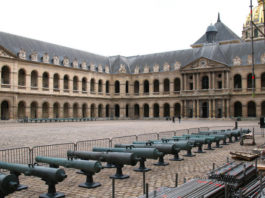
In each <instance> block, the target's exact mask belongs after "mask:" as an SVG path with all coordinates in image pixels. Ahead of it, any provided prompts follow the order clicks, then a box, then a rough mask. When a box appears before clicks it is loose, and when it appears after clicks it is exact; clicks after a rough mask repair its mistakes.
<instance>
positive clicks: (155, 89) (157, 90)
mask: <svg viewBox="0 0 265 198" xmlns="http://www.w3.org/2000/svg"><path fill="white" fill-rule="evenodd" d="M154 93H159V80H157V79H155V80H154Z"/></svg>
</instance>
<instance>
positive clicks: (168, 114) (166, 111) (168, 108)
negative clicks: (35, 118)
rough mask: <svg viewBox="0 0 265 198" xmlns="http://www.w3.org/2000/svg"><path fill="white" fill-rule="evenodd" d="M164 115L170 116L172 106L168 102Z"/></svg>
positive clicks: (165, 105)
mask: <svg viewBox="0 0 265 198" xmlns="http://www.w3.org/2000/svg"><path fill="white" fill-rule="evenodd" d="M164 117H170V106H169V104H168V103H165V104H164Z"/></svg>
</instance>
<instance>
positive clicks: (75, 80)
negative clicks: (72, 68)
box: [73, 76, 79, 91]
mask: <svg viewBox="0 0 265 198" xmlns="http://www.w3.org/2000/svg"><path fill="white" fill-rule="evenodd" d="M78 81H79V80H78V77H77V76H74V78H73V90H74V91H78Z"/></svg>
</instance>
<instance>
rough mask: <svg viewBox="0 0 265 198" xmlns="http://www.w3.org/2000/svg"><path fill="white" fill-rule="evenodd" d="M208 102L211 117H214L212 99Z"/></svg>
mask: <svg viewBox="0 0 265 198" xmlns="http://www.w3.org/2000/svg"><path fill="white" fill-rule="evenodd" d="M208 103H209V117H210V118H212V115H213V113H212V100H211V99H210V100H209V102H208Z"/></svg>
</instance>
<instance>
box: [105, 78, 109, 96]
mask: <svg viewBox="0 0 265 198" xmlns="http://www.w3.org/2000/svg"><path fill="white" fill-rule="evenodd" d="M105 86H106V94H109V81H108V80H107V81H106V85H105Z"/></svg>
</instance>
